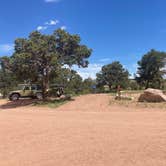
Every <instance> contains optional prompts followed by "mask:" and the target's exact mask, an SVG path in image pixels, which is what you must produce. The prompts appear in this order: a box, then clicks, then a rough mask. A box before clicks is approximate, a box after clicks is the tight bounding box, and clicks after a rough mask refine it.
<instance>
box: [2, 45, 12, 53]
mask: <svg viewBox="0 0 166 166" xmlns="http://www.w3.org/2000/svg"><path fill="white" fill-rule="evenodd" d="M13 49H14V45H13V44H1V45H0V52H1V53H8V52H11V51H13Z"/></svg>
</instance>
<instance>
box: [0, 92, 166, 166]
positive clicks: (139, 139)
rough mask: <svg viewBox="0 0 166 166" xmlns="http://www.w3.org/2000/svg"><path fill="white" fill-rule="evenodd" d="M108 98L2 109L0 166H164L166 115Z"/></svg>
mask: <svg viewBox="0 0 166 166" xmlns="http://www.w3.org/2000/svg"><path fill="white" fill-rule="evenodd" d="M109 100H110V96H107V95H86V96H82V97H78V98H76V100H75V101H72V102H70V103H67V104H65V105H63V106H61V107H59V108H57V109H51V108H41V107H31V106H23V107H16V108H13V109H1V111H0V133H1V135H0V166H166V111H164V110H163V109H162V110H160V109H138V108H137V109H133V108H126V107H124V108H123V106H119V107H118V106H110V105H109ZM4 103H5V101H1V105H2V104H4Z"/></svg>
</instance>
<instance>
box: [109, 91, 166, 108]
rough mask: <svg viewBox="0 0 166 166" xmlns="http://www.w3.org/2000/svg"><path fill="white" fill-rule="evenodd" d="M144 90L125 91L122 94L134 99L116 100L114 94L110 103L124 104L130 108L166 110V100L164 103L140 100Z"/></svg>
mask: <svg viewBox="0 0 166 166" xmlns="http://www.w3.org/2000/svg"><path fill="white" fill-rule="evenodd" d="M141 93H142V91H124V92H123V93H122V95H124V96H128V97H130V98H133V100H115V99H114V95H111V96H112V98H111V100H110V105H116V106H118V105H119V106H124V107H130V108H149V109H150V108H153V109H155V108H156V109H164V110H166V102H162V103H147V102H138V98H139V96H140V94H141Z"/></svg>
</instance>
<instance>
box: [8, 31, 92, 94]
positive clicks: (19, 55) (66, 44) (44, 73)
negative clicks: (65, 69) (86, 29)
mask: <svg viewBox="0 0 166 166" xmlns="http://www.w3.org/2000/svg"><path fill="white" fill-rule="evenodd" d="M80 41H81V39H80V37H79V36H78V35H71V34H69V33H68V32H66V31H64V30H60V29H58V30H56V31H55V32H54V33H53V34H52V35H44V34H41V33H40V32H38V31H35V32H32V33H31V34H30V35H29V38H28V39H22V38H20V39H16V41H15V53H14V54H13V56H12V63H11V64H12V71H13V72H14V73H15V74H16V76H17V78H18V79H19V80H20V81H23V80H24V81H25V80H26V81H27V80H28V81H29V82H36V81H38V82H42V87H43V96H44V97H45V96H46V93H47V89H48V88H49V82H50V81H51V79H52V78H53V77H55V76H56V73H57V72H58V71H60V70H61V67H62V66H64V65H68V66H70V67H71V66H72V65H74V64H76V65H78V66H79V67H87V66H88V60H87V59H88V58H89V56H90V55H91V52H92V50H91V49H89V48H87V47H86V46H85V45H81V44H80Z"/></svg>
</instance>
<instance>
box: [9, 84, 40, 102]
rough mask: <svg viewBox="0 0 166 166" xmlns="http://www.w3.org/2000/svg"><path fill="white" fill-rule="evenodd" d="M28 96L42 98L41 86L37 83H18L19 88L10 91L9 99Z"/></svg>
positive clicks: (13, 99)
mask: <svg viewBox="0 0 166 166" xmlns="http://www.w3.org/2000/svg"><path fill="white" fill-rule="evenodd" d="M26 97H31V98H37V99H42V98H43V95H42V88H41V86H40V85H36V84H32V85H30V84H20V85H18V87H17V90H15V91H11V92H10V93H9V100H11V101H15V100H19V98H26Z"/></svg>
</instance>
